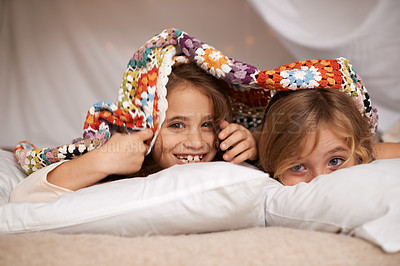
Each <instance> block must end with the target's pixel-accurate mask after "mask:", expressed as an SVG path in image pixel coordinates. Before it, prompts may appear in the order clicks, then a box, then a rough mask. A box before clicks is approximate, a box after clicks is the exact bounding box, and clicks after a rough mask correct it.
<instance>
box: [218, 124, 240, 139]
mask: <svg viewBox="0 0 400 266" xmlns="http://www.w3.org/2000/svg"><path fill="white" fill-rule="evenodd" d="M219 127H220V129H221V132H219V134H218V138H219V139H220V140H223V139H226V138H227V137H228V136H229V135H231V134H232V133H233V132H235V131H237V130H239V125H238V124H235V123H231V124H229V123H228V122H227V121H226V120H223V121H222V122H221V123H220V124H219Z"/></svg>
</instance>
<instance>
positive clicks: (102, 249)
mask: <svg viewBox="0 0 400 266" xmlns="http://www.w3.org/2000/svg"><path fill="white" fill-rule="evenodd" d="M0 157H1V160H0V169H1V175H0V177H1V178H0V181H1V190H0V200H1V206H0V221H1V224H0V232H1V234H0V264H1V265H88V264H93V265H111V264H114V265H399V263H400V252H399V251H400V193H399V192H400V178H399V174H398V173H399V172H400V160H399V159H392V160H380V161H376V162H374V163H371V164H368V165H362V166H356V167H352V168H349V169H343V170H339V171H336V172H335V173H332V174H329V175H327V176H321V177H318V178H316V179H315V180H314V181H312V182H310V183H308V184H304V183H302V184H299V185H297V186H293V187H285V186H282V185H281V184H279V183H278V182H276V181H275V180H273V179H271V178H269V176H268V175H267V174H265V173H263V172H261V171H259V170H258V169H255V168H253V167H250V166H248V165H232V164H229V163H224V162H213V163H207V164H206V165H203V164H194V165H186V166H176V167H175V166H174V167H172V168H170V169H166V170H164V171H161V172H160V173H157V174H154V175H151V176H149V177H146V178H133V179H126V180H120V181H116V182H111V183H107V184H102V185H99V186H94V187H91V188H87V189H82V190H80V191H77V192H74V193H70V194H66V195H63V196H61V197H60V198H58V199H56V200H54V201H52V202H49V203H27V202H20V203H18V202H17V203H10V202H8V196H9V194H10V192H11V190H12V188H13V187H15V185H16V184H17V183H18V182H19V181H20V180H22V179H23V178H24V177H25V174H24V173H23V172H22V170H21V168H19V166H18V165H17V163H16V160H15V158H14V156H13V154H12V153H11V152H9V151H5V150H1V151H0ZM205 169H206V170H205ZM189 173H190V174H189Z"/></svg>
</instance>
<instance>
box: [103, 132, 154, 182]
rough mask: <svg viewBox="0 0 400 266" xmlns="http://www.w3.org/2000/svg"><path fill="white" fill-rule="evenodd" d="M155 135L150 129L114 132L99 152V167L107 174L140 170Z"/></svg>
mask: <svg viewBox="0 0 400 266" xmlns="http://www.w3.org/2000/svg"><path fill="white" fill-rule="evenodd" d="M152 136H153V132H152V131H151V130H150V129H143V130H140V131H137V132H134V133H132V134H121V133H116V134H114V135H113V136H112V137H111V138H110V139H109V140H108V141H107V142H106V144H104V145H103V146H101V147H100V148H99V149H97V150H95V151H96V152H97V159H98V161H97V163H98V167H99V168H100V169H102V170H103V171H104V172H105V173H106V174H119V175H126V174H133V173H136V172H138V171H139V170H140V169H141V167H142V163H143V161H144V157H145V156H146V152H147V150H148V145H146V144H145V141H146V140H149V139H150V138H151V137H152Z"/></svg>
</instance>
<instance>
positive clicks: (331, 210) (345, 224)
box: [265, 159, 400, 252]
mask: <svg viewBox="0 0 400 266" xmlns="http://www.w3.org/2000/svg"><path fill="white" fill-rule="evenodd" d="M265 193H266V207H265V210H266V211H265V215H266V217H265V219H266V224H267V225H269V226H285V227H292V228H298V229H307V230H318V231H325V232H333V233H343V234H350V235H353V236H356V237H360V238H363V239H365V240H368V241H371V242H372V243H375V244H376V245H379V246H381V247H382V249H383V250H384V251H386V252H398V251H400V159H390V160H377V161H374V162H372V163H369V164H363V165H358V166H354V167H350V168H345V169H341V170H338V171H335V172H333V173H330V174H328V175H323V176H319V177H317V178H315V179H314V180H312V181H311V182H310V183H300V184H297V185H295V186H282V185H281V186H277V185H276V184H272V183H269V184H267V186H266V190H265Z"/></svg>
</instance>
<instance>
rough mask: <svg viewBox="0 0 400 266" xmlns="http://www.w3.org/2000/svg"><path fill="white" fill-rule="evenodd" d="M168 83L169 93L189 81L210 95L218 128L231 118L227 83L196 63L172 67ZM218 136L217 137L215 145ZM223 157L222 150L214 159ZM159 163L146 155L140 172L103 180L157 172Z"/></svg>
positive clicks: (215, 123) (141, 175)
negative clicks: (221, 123)
mask: <svg viewBox="0 0 400 266" xmlns="http://www.w3.org/2000/svg"><path fill="white" fill-rule="evenodd" d="M168 78H169V80H168V83H167V86H166V87H167V93H168V92H171V90H173V89H174V87H176V85H178V84H182V83H185V82H187V83H189V84H192V85H194V86H195V87H196V88H198V89H199V90H200V91H201V92H202V93H203V94H204V95H206V96H208V97H209V98H210V99H211V100H212V102H213V114H214V125H215V126H216V127H217V128H218V126H219V123H220V122H221V121H222V120H223V119H225V120H227V121H230V120H231V117H232V109H231V105H230V101H229V98H228V96H227V94H226V88H225V86H226V83H224V82H223V81H220V80H218V79H217V78H216V77H214V76H212V75H210V74H208V73H206V72H205V71H204V70H202V69H201V68H200V67H198V66H197V65H196V64H195V63H185V64H179V65H177V66H175V67H173V68H172V72H171V74H170V75H169V77H168ZM217 128H215V133H216V134H218V130H217ZM217 140H218V138H217V137H216V143H215V145H218V143H217ZM221 158H222V155H221V152H220V151H219V152H217V155H216V156H215V158H214V160H220V159H221ZM160 170H161V169H160V168H159V166H158V164H157V163H156V162H155V161H154V159H153V157H152V156H146V158H145V160H144V162H143V164H142V168H141V169H140V171H139V172H137V173H134V174H132V175H128V176H120V175H111V176H109V177H107V178H105V179H103V180H102V182H107V181H113V180H118V179H123V178H129V177H145V176H148V175H150V174H153V173H155V172H158V171H160Z"/></svg>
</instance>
